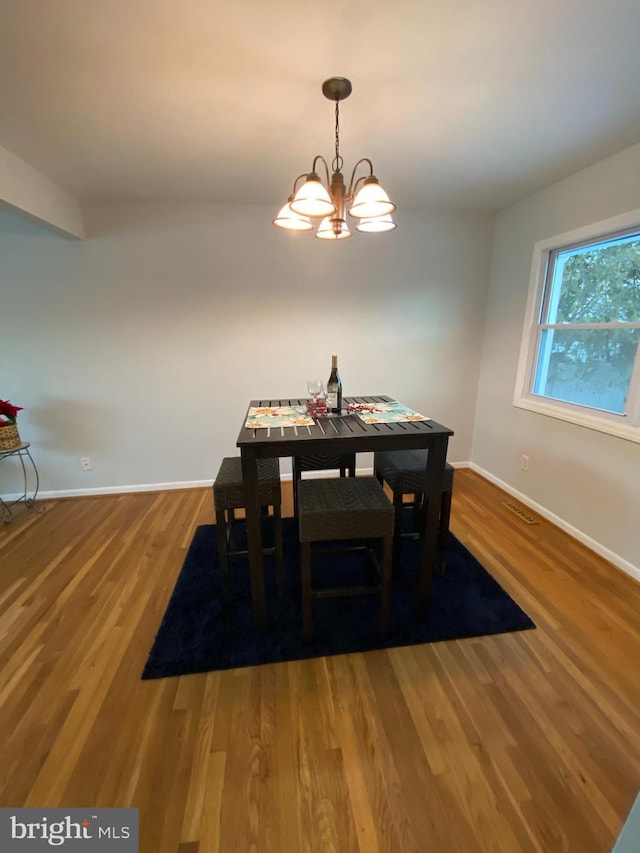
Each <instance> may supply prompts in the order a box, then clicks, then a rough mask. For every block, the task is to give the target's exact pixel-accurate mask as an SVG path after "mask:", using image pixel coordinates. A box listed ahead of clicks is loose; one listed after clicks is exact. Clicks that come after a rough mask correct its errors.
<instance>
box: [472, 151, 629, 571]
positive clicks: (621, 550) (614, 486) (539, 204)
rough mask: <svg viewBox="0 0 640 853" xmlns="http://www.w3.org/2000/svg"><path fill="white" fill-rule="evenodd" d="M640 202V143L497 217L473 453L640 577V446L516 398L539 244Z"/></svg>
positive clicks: (488, 468)
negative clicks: (518, 403) (523, 465)
mask: <svg viewBox="0 0 640 853" xmlns="http://www.w3.org/2000/svg"><path fill="white" fill-rule="evenodd" d="M636 208H640V145H636V146H633V147H632V148H629V149H627V150H626V151H623V152H621V153H620V154H618V155H616V156H614V157H610V158H608V159H606V160H603V161H601V162H600V163H597V164H596V165H595V166H592V167H590V168H589V169H585V170H584V171H581V172H579V173H577V174H576V175H573V176H572V177H570V178H567V179H566V180H563V181H561V182H559V183H557V184H555V185H553V186H551V187H549V188H547V189H546V190H544V191H543V192H540V193H538V194H536V195H534V196H532V197H531V198H529V199H527V200H526V201H523V202H521V203H520V204H517V205H514V206H513V207H511V208H509V209H507V210H503V211H502V212H501V213H500V214H499V215H498V217H497V221H496V233H495V242H494V250H493V259H492V273H491V285H490V291H489V300H488V307H487V315H486V322H485V341H484V351H483V359H482V371H481V378H480V385H479V392H478V408H477V416H476V423H475V430H474V438H473V453H472V458H473V461H474V463H475V465H476V466H477V467H478V468H479V469H480V470H482V471H483V472H486V473H489V474H490V475H491V476H492V477H493V478H494V479H496V480H497V481H498V482H499V483H500V484H503V485H506V486H507V487H509V488H510V489H511V490H512V491H513V492H514V493H516V494H519V495H521V496H522V497H524V498H525V499H526V500H527V501H528V502H529V503H530V504H531V505H533V506H537V507H539V508H541V509H543V510H545V511H546V514H547V515H548V516H549V517H550V518H552V519H553V520H554V521H556V522H557V523H560V524H561V525H562V526H564V527H565V528H566V529H568V530H569V531H570V532H572V533H573V534H574V535H577V536H578V538H581V539H583V541H585V542H587V544H589V545H591V547H594V548H595V549H596V550H597V551H599V552H600V553H602V554H604V555H605V556H607V557H608V558H609V559H611V560H613V561H614V562H615V563H616V564H617V565H619V566H621V567H622V568H624V569H625V570H627V571H629V572H630V573H631V574H634V575H635V576H636V577H638V578H639V579H640V568H638V567H639V566H640V524H639V521H640V445H638V444H634V443H633V442H630V441H625V440H624V439H621V438H614V437H612V436H608V435H604V434H602V433H599V432H594V431H592V430H589V429H586V428H584V427H580V426H576V425H574V424H570V423H566V422H564V421H560V420H556V419H554V418H550V417H545V416H543V415H540V414H536V413H533V412H527V411H524V410H522V409H517V408H515V407H514V406H513V402H512V401H513V392H514V387H515V377H516V369H517V364H518V355H519V348H520V340H521V334H522V326H523V321H524V312H525V304H526V299H527V291H528V287H529V276H530V271H531V262H532V258H533V247H534V244H535V243H536V242H537V241H539V240H542V239H545V238H547V237H552V236H554V235H556V234H561V233H563V232H565V231H570V230H572V229H574V228H578V227H580V226H584V225H588V224H590V223H593V222H597V221H599V220H602V219H606V218H608V217H612V216H615V215H617V214H620V213H624V212H626V211H629V210H633V209H636ZM522 454H526V455H528V456H529V457H530V462H529V470H528V471H526V472H525V471H522V470H521V469H520V457H521V455H522Z"/></svg>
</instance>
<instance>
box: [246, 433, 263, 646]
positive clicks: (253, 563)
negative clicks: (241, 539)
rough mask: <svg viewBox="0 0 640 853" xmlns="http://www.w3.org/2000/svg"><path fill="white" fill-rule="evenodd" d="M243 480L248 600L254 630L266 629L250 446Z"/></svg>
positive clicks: (255, 479)
mask: <svg viewBox="0 0 640 853" xmlns="http://www.w3.org/2000/svg"><path fill="white" fill-rule="evenodd" d="M241 456H242V480H243V483H244V505H245V510H246V514H247V550H248V552H249V571H250V573H251V599H252V601H253V619H254V622H255V626H256V629H257V631H258V632H259V633H260V634H264V633H265V631H266V629H267V622H266V608H265V599H264V570H263V565H262V529H261V524H260V496H259V494H258V460H257V458H256V455H255V453H254V452H253V451H252V450H251V449H250V448H246V449H245V448H242V450H241Z"/></svg>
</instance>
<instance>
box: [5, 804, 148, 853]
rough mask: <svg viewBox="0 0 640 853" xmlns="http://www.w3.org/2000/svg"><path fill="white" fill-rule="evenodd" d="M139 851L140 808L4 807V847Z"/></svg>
mask: <svg viewBox="0 0 640 853" xmlns="http://www.w3.org/2000/svg"><path fill="white" fill-rule="evenodd" d="M52 848H58V849H62V850H64V851H67V850H68V851H76V853H80V851H82V853H93V851H96V853H102V851H104V853H138V809H0V851H2V853H32V851H33V853H39V851H43V850H49V851H50V850H51V849H52Z"/></svg>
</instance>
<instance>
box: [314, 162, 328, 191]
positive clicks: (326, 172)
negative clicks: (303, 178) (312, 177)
mask: <svg viewBox="0 0 640 853" xmlns="http://www.w3.org/2000/svg"><path fill="white" fill-rule="evenodd" d="M318 160H322V165H323V166H324V171H325V174H326V176H327V187H330V186H331V180H330V178H329V164H328V163H327V161H326V160H325V159H324V157H323V156H322V154H316V156H315V157H314V158H313V171H314V172H315V171H316V163H317V162H318Z"/></svg>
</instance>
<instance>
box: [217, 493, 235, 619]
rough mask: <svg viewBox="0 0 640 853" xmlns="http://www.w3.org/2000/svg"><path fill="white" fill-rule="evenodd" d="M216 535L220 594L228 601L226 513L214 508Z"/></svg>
mask: <svg viewBox="0 0 640 853" xmlns="http://www.w3.org/2000/svg"><path fill="white" fill-rule="evenodd" d="M216 536H217V539H218V562H219V564H220V576H221V577H222V595H223V598H224V600H225V602H227V603H228V602H229V599H230V597H231V596H230V593H229V553H228V549H227V515H226V512H225V510H223V509H217V510H216Z"/></svg>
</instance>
